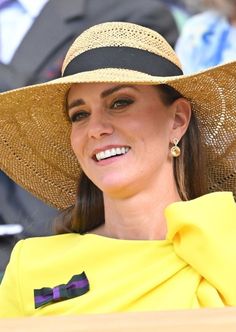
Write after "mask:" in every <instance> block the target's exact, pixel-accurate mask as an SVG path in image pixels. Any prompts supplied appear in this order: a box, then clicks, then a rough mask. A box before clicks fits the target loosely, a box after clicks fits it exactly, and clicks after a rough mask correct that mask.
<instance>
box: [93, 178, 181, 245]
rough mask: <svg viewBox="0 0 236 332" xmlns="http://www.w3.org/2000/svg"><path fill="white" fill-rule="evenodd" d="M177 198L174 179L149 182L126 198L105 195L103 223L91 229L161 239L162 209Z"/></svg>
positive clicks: (111, 234)
mask: <svg viewBox="0 0 236 332" xmlns="http://www.w3.org/2000/svg"><path fill="white" fill-rule="evenodd" d="M162 183H163V182H162ZM157 188H159V189H157ZM180 200H181V199H180V197H179V194H178V192H177V189H176V185H175V183H174V180H173V181H172V183H166V184H165V186H163V185H162V186H156V185H155V186H154V185H153V186H152V187H150V186H149V188H148V190H145V191H141V192H139V193H137V194H135V195H132V196H130V197H128V198H127V197H126V198H125V199H114V198H111V197H108V196H106V195H104V207H105V224H104V225H102V226H100V227H99V228H98V229H96V230H94V233H96V234H99V235H103V236H107V237H111V238H119V239H127V240H164V239H165V238H166V233H167V225H166V220H165V216H164V210H165V208H166V207H167V206H168V205H169V204H171V203H173V202H176V201H180Z"/></svg>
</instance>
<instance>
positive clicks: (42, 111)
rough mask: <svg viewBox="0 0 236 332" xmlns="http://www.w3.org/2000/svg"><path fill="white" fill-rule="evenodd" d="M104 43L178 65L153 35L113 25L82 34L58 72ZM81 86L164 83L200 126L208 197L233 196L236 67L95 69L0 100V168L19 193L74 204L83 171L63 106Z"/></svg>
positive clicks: (134, 27) (235, 188)
mask: <svg viewBox="0 0 236 332" xmlns="http://www.w3.org/2000/svg"><path fill="white" fill-rule="evenodd" d="M117 31H120V32H119V38H117ZM127 31H128V32H127ZM90 36H92V37H90ZM96 36H97V37H96ZM100 36H101V38H100ZM108 36H109V38H110V39H109V38H108ZM131 36H132V38H131ZM100 39H101V40H100ZM131 39H132V41H131ZM105 43H107V46H109V45H112V46H114V45H117V46H119V45H124V46H131V45H132V47H140V48H142V49H144V50H149V51H150V52H153V53H155V54H162V56H164V57H166V58H167V59H169V60H171V61H172V62H174V63H175V64H178V65H179V62H178V59H177V58H176V56H175V53H174V51H173V50H172V49H171V47H170V46H169V45H168V44H167V43H166V41H165V40H164V39H163V38H162V37H161V36H159V34H157V33H156V32H153V31H152V30H149V29H146V28H142V27H139V26H137V25H134V24H130V23H114V22H113V23H105V24H100V25H98V26H95V27H93V28H91V29H89V30H88V31H86V32H84V33H83V34H82V35H81V36H80V37H79V38H78V39H77V40H76V41H75V43H74V44H73V45H72V47H71V48H70V50H69V51H68V54H67V56H66V58H65V62H64V68H65V67H66V65H67V64H68V63H69V62H70V61H71V60H72V59H73V58H74V57H75V56H77V55H78V54H80V53H81V52H84V51H86V50H88V49H91V48H93V47H95V48H96V47H100V46H101V45H102V46H104V45H105ZM79 82H114V83H116V82H118V83H119V82H120V83H136V84H163V83H164V84H169V85H171V86H173V87H174V88H175V89H177V90H178V91H180V92H181V93H182V94H183V95H184V96H185V97H186V98H188V99H189V100H190V101H191V103H192V107H193V111H194V112H195V114H196V116H197V118H198V121H199V124H200V130H201V133H202V135H203V140H204V142H205V146H204V147H203V148H206V152H207V160H208V165H207V170H206V171H207V173H208V179H209V183H208V186H209V191H216V190H227V191H228V190H229V191H232V192H233V193H234V196H236V107H235V105H236V62H232V63H228V64H226V65H221V66H218V67H215V68H212V69H209V70H205V71H202V72H200V73H198V74H194V75H188V76H187V75H186V76H185V75H183V76H178V77H165V78H162V77H155V76H151V75H148V74H144V73H141V72H137V71H132V70H126V69H119V68H108V69H98V70H93V71H90V72H82V73H78V74H75V75H71V76H67V77H64V78H59V79H57V80H54V81H51V82H48V83H44V84H38V85H35V86H29V87H25V88H21V89H17V90H12V91H9V92H5V93H2V94H1V95H0V109H1V115H0V144H1V156H0V167H1V169H2V170H3V171H5V172H6V173H7V174H8V175H9V176H10V177H11V178H12V179H14V180H15V181H16V182H17V183H19V184H20V185H21V186H23V187H24V188H26V189H27V190H29V191H30V192H32V193H33V194H35V195H36V196H37V197H39V198H40V199H42V200H44V201H45V202H47V203H49V204H51V205H53V206H55V207H57V208H59V209H64V208H67V207H69V206H71V205H73V204H74V201H75V192H76V186H77V181H78V178H79V176H80V172H81V170H80V167H79V164H78V161H77V160H76V157H75V156H74V154H73V151H72V149H71V146H70V122H69V119H68V117H67V114H66V110H65V100H66V94H67V92H68V90H69V88H70V86H71V85H72V84H74V83H79ZM192 144H194V142H192Z"/></svg>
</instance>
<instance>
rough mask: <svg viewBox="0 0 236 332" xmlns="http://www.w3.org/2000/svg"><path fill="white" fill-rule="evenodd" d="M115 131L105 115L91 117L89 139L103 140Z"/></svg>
mask: <svg viewBox="0 0 236 332" xmlns="http://www.w3.org/2000/svg"><path fill="white" fill-rule="evenodd" d="M113 131H114V128H113V125H112V123H111V121H109V119H107V116H106V115H104V114H101V113H99V114H96V115H91V116H90V120H89V128H88V137H89V138H93V139H101V138H103V137H104V136H106V135H111V134H112V133H113Z"/></svg>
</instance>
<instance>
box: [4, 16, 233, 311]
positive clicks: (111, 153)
mask: <svg viewBox="0 0 236 332" xmlns="http://www.w3.org/2000/svg"><path fill="white" fill-rule="evenodd" d="M235 80H236V64H235V63H231V64H227V65H224V66H220V67H216V68H212V69H210V70H207V71H205V72H202V73H201V74H198V75H197V74H196V75H192V76H184V75H183V74H182V71H181V66H180V63H179V61H178V59H177V57H176V56H175V53H174V51H173V50H172V48H171V47H170V46H169V45H168V43H167V42H166V41H165V40H164V39H163V38H162V37H161V36H160V35H159V34H157V33H156V32H154V31H152V30H150V29H147V28H144V27H141V26H138V25H134V24H130V23H121V22H111V23H105V24H100V25H97V26H94V27H92V28H90V29H88V30H87V31H85V32H84V33H83V34H82V35H80V36H79V37H78V39H76V40H75V42H74V44H73V45H72V46H71V48H70V49H69V51H68V53H67V55H66V58H65V61H64V64H63V76H62V78H60V79H57V80H54V81H51V82H49V83H44V84H40V85H36V86H31V87H27V88H23V89H18V90H15V91H12V92H8V93H4V94H2V95H1V98H0V107H1V117H0V121H1V122H0V125H1V144H2V153H1V159H0V162H1V167H2V168H3V170H4V171H5V172H7V174H9V175H10V176H12V178H13V179H14V180H15V181H18V182H19V183H20V184H21V185H23V186H24V187H25V188H27V189H28V190H30V191H31V192H32V193H34V194H36V195H37V196H38V197H40V198H42V199H44V200H45V201H47V202H50V203H51V204H52V205H54V206H56V207H58V208H60V209H66V210H65V213H64V217H63V220H62V222H61V223H60V224H58V225H57V228H58V230H57V232H58V233H67V234H61V235H56V236H52V237H44V238H34V239H27V240H24V241H20V242H19V243H18V244H17V245H16V247H15V249H14V250H13V253H12V256H11V260H10V263H9V265H8V268H7V270H6V273H5V276H4V279H3V281H2V284H1V287H0V316H1V317H16V316H39V315H60V314H63V315H64V314H80V313H108V312H118V311H146V310H152V311H153V310H163V309H181V308H199V307H222V306H225V305H235V304H236V286H235V277H236V268H235V267H234V264H232V262H233V261H235V258H236V257H235V256H236V250H235V249H236V248H235V246H236V245H235V236H236V227H235V222H236V207H235V201H234V198H233V194H234V195H235V187H236V186H235V184H236V170H235V158H236V155H235V142H236V132H235V121H236V117H235V109H234V104H235V98H236V97H235V96H236V94H235V89H236V85H235ZM201 136H202V138H201ZM78 179H79V185H78V189H77V195H76V198H75V188H76V183H77V181H78ZM217 189H219V190H221V192H214V193H210V192H212V191H216V190H217Z"/></svg>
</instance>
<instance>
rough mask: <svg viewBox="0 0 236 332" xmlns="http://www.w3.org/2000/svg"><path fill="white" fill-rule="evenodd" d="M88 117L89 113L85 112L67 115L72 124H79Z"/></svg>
mask: <svg viewBox="0 0 236 332" xmlns="http://www.w3.org/2000/svg"><path fill="white" fill-rule="evenodd" d="M88 116H89V113H88V112H86V111H77V112H74V113H73V114H71V115H70V114H69V118H70V121H71V122H72V123H73V122H80V121H82V120H84V119H86V118H87V117H88Z"/></svg>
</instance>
